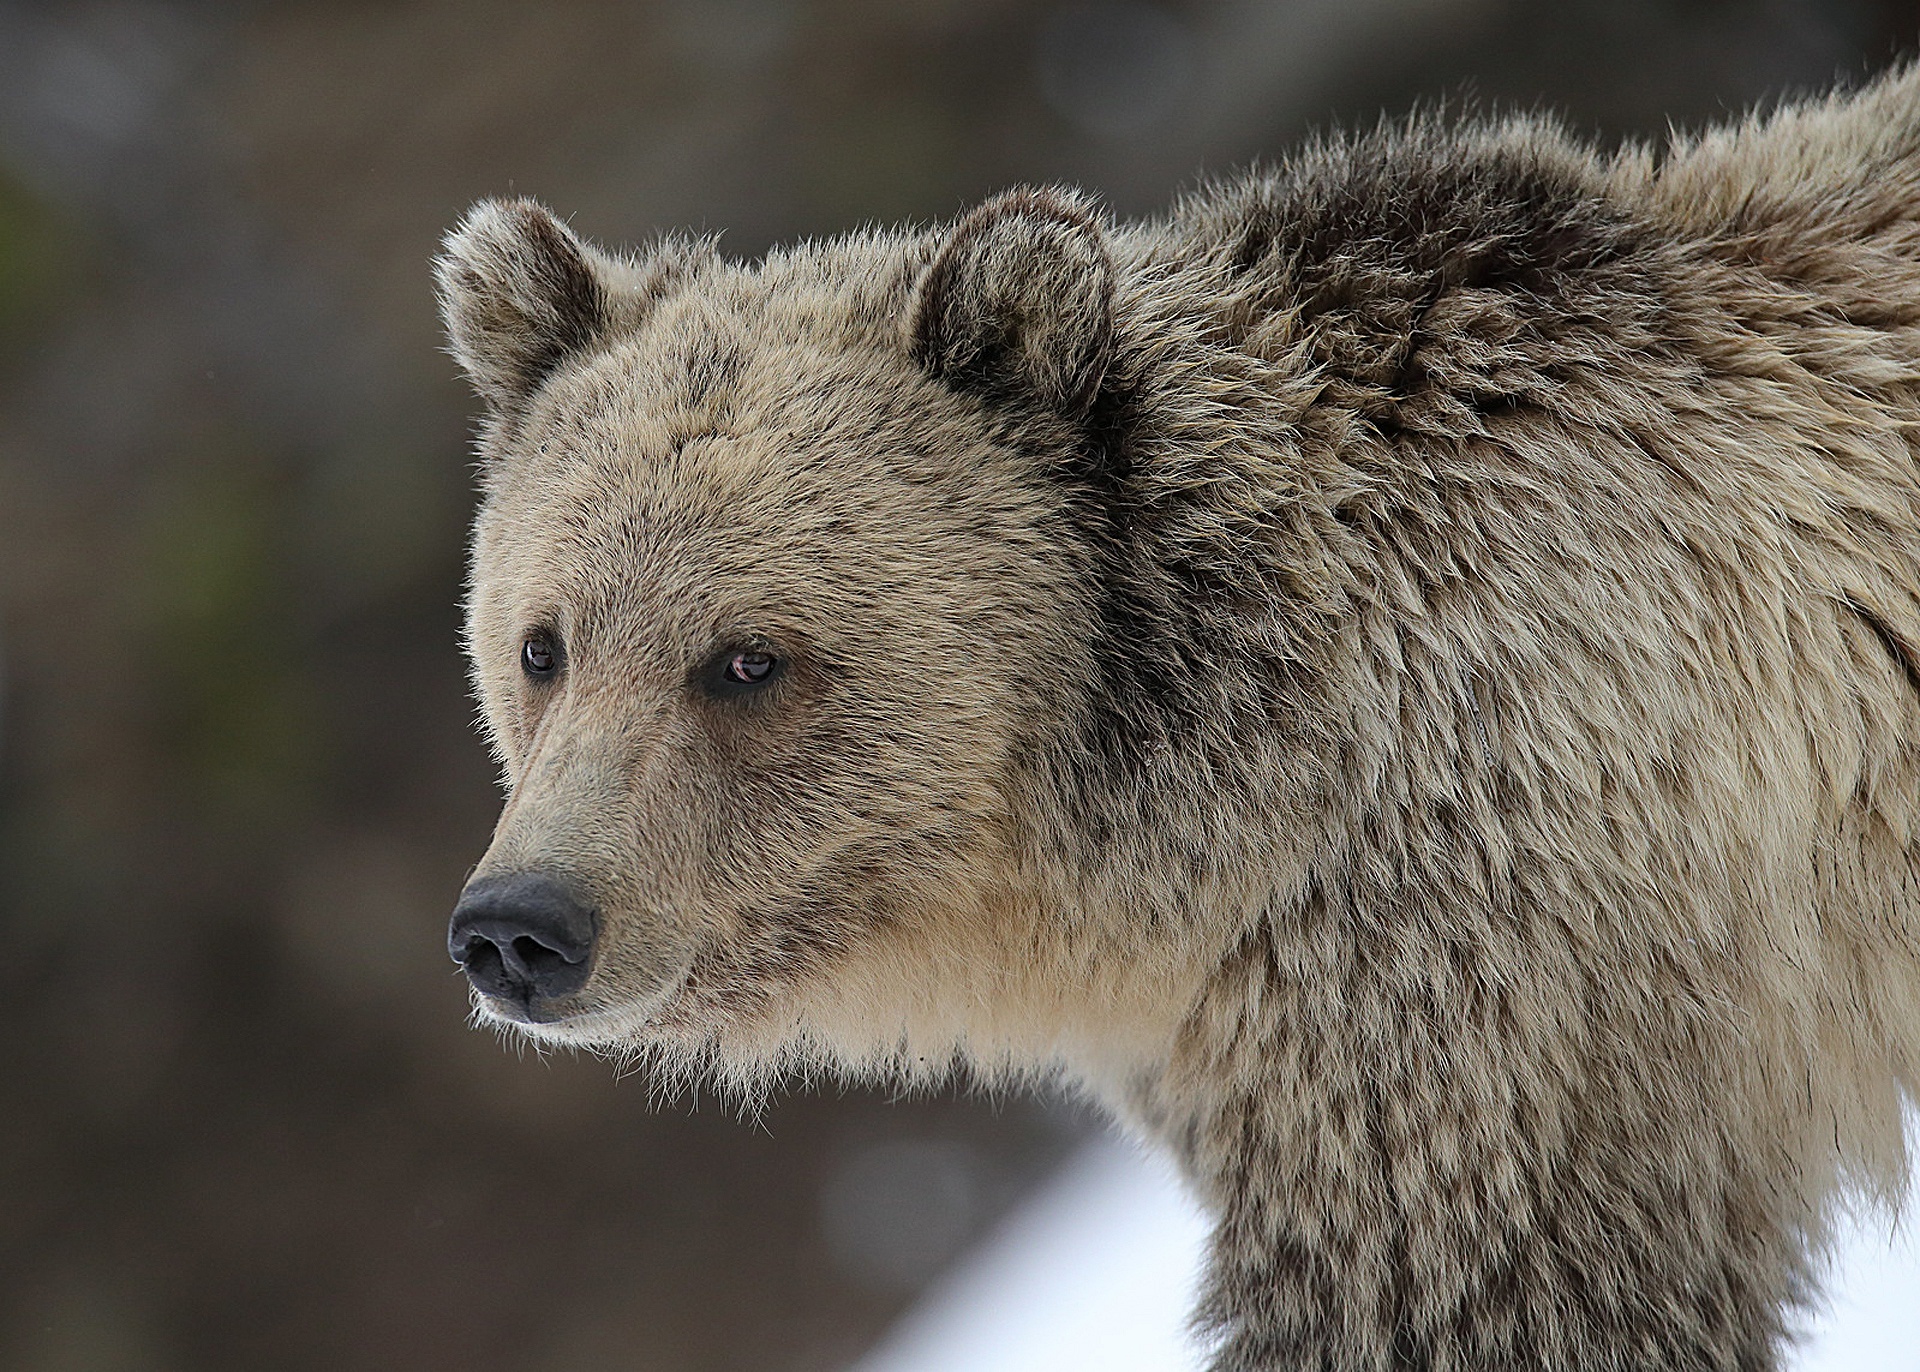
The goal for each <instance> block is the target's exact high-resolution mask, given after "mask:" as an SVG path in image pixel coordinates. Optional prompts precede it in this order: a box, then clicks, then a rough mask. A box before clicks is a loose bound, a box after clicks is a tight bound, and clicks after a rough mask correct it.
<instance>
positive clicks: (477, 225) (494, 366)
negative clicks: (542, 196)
mask: <svg viewBox="0 0 1920 1372" xmlns="http://www.w3.org/2000/svg"><path fill="white" fill-rule="evenodd" d="M617 266H618V264H615V263H613V262H611V261H610V260H609V259H607V258H606V257H605V256H604V255H603V254H601V253H599V252H597V251H596V250H594V249H593V248H591V247H589V246H588V245H587V244H585V243H583V242H581V241H580V239H579V238H577V237H576V236H575V235H574V232H573V230H571V229H569V228H568V227H567V226H566V225H564V224H562V223H561V222H560V221H559V220H558V219H555V218H554V217H553V215H552V214H550V213H549V212H548V211H547V210H546V209H545V208H544V207H543V206H541V205H538V204H536V203H535V202H533V201H531V200H483V201H481V202H480V203H479V204H478V205H475V206H474V207H473V209H472V210H471V211H469V212H468V214H467V217H466V218H465V219H464V220H462V221H461V223H460V226H459V227H458V228H456V229H455V230H454V231H453V232H452V233H450V234H448V235H447V241H446V250H445V252H444V253H443V254H442V255H441V256H440V257H439V258H438V259H437V260H436V261H435V262H434V278H435V280H436V281H437V283H438V285H439V288H440V311H441V314H442V315H443V316H444V318H445V319H446V324H447V338H448V342H449V343H450V344H451V345H452V352H453V355H454V357H455V358H456V359H458V361H459V363H460V366H461V367H462V369H464V370H465V371H466V373H467V376H468V378H469V379H470V380H472V382H473V386H474V389H475V390H476V391H478V392H479V393H480V396H481V399H483V400H485V401H486V403H487V405H488V406H489V407H490V408H492V409H493V410H494V411H496V412H505V411H509V410H512V409H515V408H516V407H518V406H519V405H520V404H521V403H523V402H524V401H525V400H526V399H527V398H528V397H529V396H531V395H532V394H533V393H534V392H535V391H537V390H538V389H539V388H540V386H541V383H543V382H544V381H546V379H547V378H548V377H549V376H551V375H552V374H553V371H554V369H555V368H556V367H558V366H559V365H560V364H561V363H562V362H563V361H565V360H566V359H567V358H568V357H570V356H572V355H573V354H575V353H578V352H580V351H582V350H583V349H585V348H586V347H587V346H588V345H589V344H590V343H592V342H593V340H594V338H595V337H596V336H597V335H599V334H600V333H601V332H602V331H603V330H604V329H605V328H606V326H607V324H608V322H609V319H610V316H611V302H610V299H609V292H608V285H609V277H610V275H611V273H610V271H609V269H610V268H614V269H617Z"/></svg>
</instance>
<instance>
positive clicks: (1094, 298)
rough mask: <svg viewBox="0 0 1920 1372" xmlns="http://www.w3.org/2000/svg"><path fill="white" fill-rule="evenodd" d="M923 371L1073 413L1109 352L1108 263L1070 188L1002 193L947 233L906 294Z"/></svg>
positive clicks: (1089, 217)
mask: <svg viewBox="0 0 1920 1372" xmlns="http://www.w3.org/2000/svg"><path fill="white" fill-rule="evenodd" d="M912 321H913V323H912V328H913V344H912V346H913V355H914V358H915V360H916V361H918V362H919V364H920V365H921V366H922V367H923V368H925V369H926V371H927V372H928V374H929V375H931V376H934V377H937V378H939V379H940V380H942V381H945V382H947V383H948V384H949V385H951V386H954V387H956V388H958V389H960V390H969V391H975V392H978V393H981V394H985V395H988V396H991V397H995V398H1009V397H1013V396H1024V397H1028V398H1031V399H1036V400H1038V401H1040V402H1041V403H1042V404H1044V405H1046V406H1047V407H1048V408H1050V409H1053V410H1055V411H1057V412H1059V413H1061V414H1063V415H1066V416H1067V417H1069V418H1073V419H1078V418H1081V417H1083V416H1084V415H1085V414H1086V413H1087V411H1088V409H1089V408H1091V406H1092V404H1093V401H1094V398H1095V396H1097V395H1098V394H1099V392H1100V383H1101V382H1102V380H1103V379H1104V378H1105V376H1106V372H1107V364H1108V362H1109V361H1110V360H1111V358H1112V355H1113V259H1112V257H1111V256H1110V255H1109V254H1108V252H1107V243H1106V234H1105V232H1104V231H1103V230H1102V228H1101V226H1100V222H1099V220H1098V219H1097V218H1096V217H1095V215H1094V213H1093V212H1092V210H1091V208H1090V207H1089V205H1088V202H1087V201H1086V199H1085V198H1084V197H1083V196H1081V195H1080V194H1079V193H1078V192H1075V191H1065V190H1031V189H1025V190H1014V191H1008V192H1007V193H1005V194H1004V195H1000V196H996V197H995V198H994V199H992V200H989V201H987V202H986V203H985V204H983V205H981V206H980V207H979V208H977V209H975V210H974V211H973V212H972V213H970V214H968V215H967V216H966V217H965V218H963V219H961V220H960V222H959V223H958V224H956V225H954V227H953V231H952V232H951V233H950V234H949V235H948V236H947V240H946V242H945V243H944V244H943V245H942V246H941V247H940V249H939V252H938V253H937V255H936V256H935V257H934V259H933V264H932V265H931V266H929V267H928V268H927V270H926V272H925V274H924V275H922V277H921V278H920V282H919V285H918V287H917V288H916V291H915V299H914V305H913V314H912Z"/></svg>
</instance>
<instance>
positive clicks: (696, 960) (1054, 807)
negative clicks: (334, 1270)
mask: <svg viewBox="0 0 1920 1372" xmlns="http://www.w3.org/2000/svg"><path fill="white" fill-rule="evenodd" d="M440 279H441V286H442V291H443V298H444V301H445V306H446V310H447V315H448V321H449V331H450V334H451V337H452V339H453V346H454V349H455V351H456V354H457V355H458V356H459V357H460V359H461V361H462V363H463V365H464V366H465V367H466V369H467V370H468V372H469V373H470V375H472V377H473V379H474V382H475V384H476V387H477V389H478V390H479V392H480V394H481V395H482V397H483V398H484V399H485V401H486V402H487V406H488V419H487V424H486V428H485V430H484V434H483V440H482V452H483V457H484V501H483V504H482V507H481V511H480V514H479V517H478V520H477V522H476V526H475V534H474V544H473V583H472V594H471V599H470V602H469V621H468V647H469V651H470V653H471V655H472V659H473V663H474V672H475V680H476V683H477V686H478V689H479V693H480V696H481V699H482V702H483V705H484V709H485V717H486V720H487V724H488V727H489V729H490V731H491V732H492V735H493V738H494V740H495V743H496V746H497V748H498V749H499V752H500V755H501V757H502V759H503V761H504V763H505V766H506V771H507V775H508V778H509V781H510V783H511V793H510V798H509V800H508V803H507V806H506V810H505V812H504V814H503V816H502V818H501V822H500V828H499V831H498V833H497V835H496V838H495V841H494V845H493V847H492V849H490V851H489V853H488V855H487V857H486V858H485V859H484V861H483V863H482V865H481V868H480V873H479V875H480V876H482V877H485V876H487V875H489V874H498V873H505V872H543V873H550V874H553V875H555V876H556V877H557V878H559V879H561V880H564V881H565V882H567V883H568V884H569V885H570V886H571V888H573V889H575V890H577V891H579V892H581V893H582V896H583V898H584V899H587V900H590V901H591V903H592V904H593V905H594V907H595V908H596V909H597V910H598V912H599V918H600V922H601V923H600V936H599V942H598V945H597V948H596V952H595V955H594V957H595V961H594V966H593V972H592V975H591V977H590V979H589V980H588V982H587V985H586V986H585V987H584V988H583V989H582V990H581V991H580V992H579V993H578V994H577V996H575V997H573V998H572V999H571V1000H569V1001H568V1002H567V1003H565V1004H563V1005H560V1006H557V1007H556V1008H555V1013H554V1015H553V1017H552V1020H551V1022H548V1023H540V1024H521V1025H518V1026H517V1027H518V1028H520V1029H521V1030H522V1031H524V1032H525V1033H527V1034H528V1035H530V1036H532V1037H533V1038H535V1039H537V1040H540V1041H544V1042H553V1043H567V1044H577V1045H582V1046H588V1047H595V1048H600V1049H605V1050H607V1051H609V1052H613V1053H616V1054H629V1055H634V1056H636V1057H638V1058H639V1059H642V1060H644V1061H646V1062H647V1063H648V1064H649V1065H650V1066H651V1067H652V1068H653V1069H655V1070H658V1071H661V1072H663V1073H665V1074H667V1075H669V1076H672V1075H674V1074H681V1075H684V1074H688V1073H696V1072H701V1073H714V1074H717V1075H719V1076H721V1077H722V1078H724V1079H727V1080H730V1081H732V1082H734V1083H735V1084H737V1085H739V1086H740V1087H741V1088H742V1089H743V1090H748V1091H751V1090H752V1089H754V1087H755V1084H756V1083H760V1082H764V1081H765V1080H767V1079H768V1078H769V1075H770V1074H772V1073H775V1072H778V1071H781V1070H785V1069H787V1068H791V1067H793V1066H796V1065H799V1066H802V1067H805V1068H813V1069H819V1068H823V1067H826V1068H831V1069H832V1070H837V1071H841V1072H846V1073H852V1074H856V1075H884V1076H889V1077H899V1076H906V1077H909V1078H911V1077H915V1076H921V1077H925V1076H928V1075H937V1074H939V1073H943V1072H945V1071H948V1070H950V1069H951V1068H952V1067H953V1066H954V1065H956V1064H966V1065H969V1066H972V1067H974V1068H976V1069H978V1070H982V1071H985V1072H989V1073H995V1072H998V1073H1004V1074H1013V1075H1016V1076H1017V1075H1019V1074H1022V1073H1033V1072H1044V1071H1053V1070H1060V1071H1064V1072H1065V1073H1067V1074H1068V1075H1069V1077H1071V1078H1072V1079H1074V1080H1077V1081H1080V1082H1082V1083H1084V1084H1085V1085H1086V1086H1087V1087H1088V1089H1090V1090H1091V1091H1093V1092H1094V1093H1095V1094H1096V1095H1097V1096H1099V1097H1100V1098H1101V1099H1102V1100H1104V1101H1105V1102H1106V1103H1107V1104H1108V1105H1109V1106H1110V1107H1111V1108H1112V1109H1113V1110H1114V1111H1115V1113H1116V1114H1117V1115H1119V1116H1120V1117H1121V1118H1122V1119H1124V1120H1126V1121H1128V1122H1129V1123H1130V1124H1131V1125H1132V1126H1134V1127H1136V1128H1138V1129H1140V1130H1142V1131H1144V1132H1145V1133H1147V1134H1149V1135H1150V1136H1152V1137H1154V1138H1156V1139H1158V1140H1159V1141H1161V1142H1162V1143H1163V1144H1164V1145H1165V1146H1167V1147H1169V1148H1170V1149H1172V1150H1173V1152H1174V1153H1175V1154H1176V1155H1177V1156H1178V1157H1179V1159H1180V1161H1181V1163H1182V1164H1183V1166H1184V1167H1185V1169H1186V1171H1187V1174H1188V1176H1189V1177H1190V1178H1191V1180H1192V1181H1193V1183H1194V1185H1195V1187H1196V1188H1197V1189H1198V1191H1199V1192H1200V1194H1201V1195H1202V1196H1203V1197H1204V1198H1205V1199H1206V1200H1207V1202H1208V1204H1209V1205H1210V1206H1211V1207H1212V1209H1213V1210H1214V1212H1215V1214H1216V1215H1217V1217H1218V1229H1217V1232H1216V1236H1215V1240H1214V1245H1213V1252H1212V1260H1211V1269H1210V1278H1209V1291H1208V1295H1207V1296H1206V1299H1205V1302H1204V1306H1203V1311H1202V1315H1203V1319H1204V1321H1205V1324H1206V1327H1207V1328H1208V1329H1209V1330H1210V1331H1211V1333H1212V1335H1213V1337H1214V1339H1215V1345H1216V1346H1215V1353H1214V1359H1215V1361H1214V1366H1215V1368H1216V1370H1217V1372H1253V1370H1254V1369H1280V1368H1295V1367H1313V1368H1323V1369H1330V1370H1332V1372H1358V1370H1359V1369H1413V1368H1419V1369H1432V1370H1433V1372H1442V1370H1443V1369H1444V1370H1449V1372H1451V1370H1455V1369H1458V1370H1459V1372H1465V1370H1466V1369H1477V1370H1480V1372H1490V1370H1492V1369H1509V1368H1511V1369H1519V1368H1522V1367H1525V1368H1534V1369H1538V1368H1565V1369H1582V1370H1583V1372H1586V1370H1588V1369H1621V1370H1622V1372H1624V1370H1625V1369H1650V1368H1671V1369H1679V1368H1687V1369H1694V1368H1715V1369H1720V1368H1724V1369H1749V1370H1755V1372H1758V1370H1761V1369H1768V1368H1772V1367H1775V1366H1777V1365H1778V1358H1779V1356H1780V1353H1781V1349H1782V1345H1783V1342H1784V1341H1785V1339H1786V1336H1787V1332H1788V1329H1789V1320H1790V1317H1791V1313H1792V1311H1793V1310H1794V1309H1795V1308H1796V1307H1797V1306H1798V1305H1799V1304H1800V1303H1802V1302H1804V1300H1805V1299H1806V1298H1807V1295H1808V1292H1809V1289H1810V1288H1809V1273H1810V1272H1811V1270H1812V1267H1811V1263H1812V1262H1813V1260H1814V1259H1815V1258H1817V1255H1818V1252H1819V1249H1820V1245H1821V1244H1822V1242H1823V1241H1824V1234H1825V1225H1826V1222H1827V1217H1828V1215H1829V1213H1830V1211H1831V1208H1832V1206H1833V1204H1834V1203H1835V1200H1836V1198H1837V1197H1838V1196H1840V1195H1842V1194H1844V1193H1846V1192H1847V1191H1848V1190H1849V1189H1853V1190H1860V1189H1865V1190H1866V1191H1868V1192H1871V1193H1874V1194H1878V1195H1881V1196H1883V1197H1892V1196H1895V1195H1897V1194H1898V1193H1899V1191H1900V1189H1901V1187H1902V1185H1903V1178H1904V1175H1905V1169H1906V1160H1905V1157H1904V1154H1903V1152H1902V1148H1901V1134H1900V1112H1901V1099H1902V1094H1903V1093H1905V1094H1907V1095H1912V1094H1913V1093H1914V1092H1915V1091H1916V1089H1917V1088H1920V834H1917V833H1916V824H1920V456H1917V454H1916V449H1915V446H1914V434H1915V431H1916V425H1917V424H1920V77H1916V76H1915V75H1914V74H1912V73H1896V74H1894V75H1891V76H1889V77H1887V78H1884V79H1882V80H1881V81H1880V82H1878V83H1876V84H1875V85H1873V86H1872V87H1870V88H1869V89H1867V90H1865V91H1862V92H1860V93H1858V94H1854V95H1836V96H1833V97H1831V98H1829V99H1826V100H1822V101H1815V102H1812V103H1809V104H1806V105H1801V106H1795V107H1789V108H1786V109H1783V110H1780V111H1778V112H1776V113H1774V114H1772V115H1770V116H1767V117H1764V118H1761V117H1756V118H1754V119H1751V120H1749V121H1747V122H1745V123H1743V124H1740V125H1738V126H1735V127H1731V128H1728V129H1724V130H1720V131H1716V132H1713V133H1710V134H1707V135H1705V136H1703V137H1699V138H1693V139H1684V138H1683V139H1677V140H1676V141H1674V142H1673V143H1672V145H1671V146H1669V147H1667V148H1665V149H1663V150H1660V151H1659V152H1655V151H1653V150H1649V149H1637V148H1636V149H1629V150H1627V151H1625V152H1623V153H1620V154H1618V155H1613V156H1601V155H1598V154H1596V153H1594V152H1593V151H1591V150H1590V149H1588V148H1586V147H1584V146H1581V145H1580V144H1578V143H1576V142H1574V141H1572V140H1570V139H1569V138H1567V137H1566V136H1565V135H1564V134H1562V133H1561V132H1560V131H1559V130H1558V129H1557V128H1555V127H1554V126H1552V125H1551V124H1548V123H1545V122H1543V121H1540V120H1536V119H1515V120H1509V121H1506V122H1497V123H1481V124H1466V125H1451V124H1446V123H1441V122H1436V121H1431V120H1427V121H1422V120H1415V121H1412V122H1410V123H1408V124H1406V125H1404V126H1401V127H1396V128H1386V129H1382V130H1381V131H1379V132H1376V133H1374V134H1372V135H1368V136H1364V137H1351V138H1335V139H1330V140H1327V141H1325V142H1323V143H1321V144H1318V145H1316V146H1314V147H1312V148H1309V149H1307V150H1305V151H1303V152H1302V153H1300V154H1299V155H1297V156H1296V157H1294V158H1293V159H1291V160H1290V161H1288V162H1287V163H1285V164H1284V165H1282V166H1280V167H1279V168H1277V169H1275V170H1272V171H1270V172H1266V173H1262V174H1257V175H1252V176H1248V177H1245V178H1242V179H1239V180H1235V181H1232V182H1228V183H1225V184H1222V185H1219V186H1216V187H1212V188H1209V189H1206V190H1203V191H1201V192H1200V193H1197V194H1195V195H1193V196H1191V197H1189V198H1188V199H1187V200H1185V201H1183V202H1182V203H1181V204H1179V205H1178V206H1176V207H1175V209H1174V210H1173V211H1172V212H1171V213H1170V214H1169V215H1167V216H1166V217H1164V218H1162V219H1160V220H1156V221H1153V222H1150V223H1144V224H1137V225H1121V226H1115V225H1111V224H1108V223H1106V222H1105V221H1104V220H1103V219H1102V218H1101V217H1100V215H1099V214H1098V212H1097V211H1096V210H1095V209H1094V208H1093V207H1092V206H1091V205H1090V204H1089V203H1088V202H1087V201H1086V200H1085V199H1084V198H1081V197H1079V196H1077V195H1075V194H1073V193H1070V192H1060V191H1021V192H1015V193H1012V194H1010V195H1008V196H1004V197H1001V198H999V199H998V200H995V201H991V202H989V203H988V204H986V205H984V206H982V207H981V208H979V209H977V210H975V211H974V212H973V213H971V214H970V215H968V216H966V217H965V218H963V219H962V220H960V221H959V222H957V223H956V224H955V225H953V226H950V227H947V228H942V229H938V230H934V231H931V232H925V233H920V232H877V233H871V234H866V235H859V236H854V237H850V238H847V239H841V240H836V241H833V242H828V243H819V244H807V245H801V246H799V247H796V248H793V249H790V250H787V251H783V252H777V253H774V254H772V255H770V256H769V257H768V258H767V259H766V260H765V261H763V262H759V263H752V264H738V263H730V262H725V261H723V260H721V259H720V258H719V257H717V256H716V255H715V254H714V253H713V252H712V251H711V250H710V249H707V248H704V247H701V246H698V245H667V246H664V247H662V248H660V249H658V250H656V251H655V252H653V253H650V254H647V255H645V256H643V257H641V258H639V259H635V260H632V261H626V260H620V259H615V258H611V257H608V256H605V255H603V254H600V253H599V252H598V251H597V250H594V249H591V248H589V247H587V246H586V245H585V244H583V243H581V242H580V241H579V240H578V239H576V238H574V237H573V235H571V233H569V232H568V231H566V230H565V229H564V228H563V227H561V226H559V225H558V224H557V222H555V221H553V220H552V219H551V217H550V216H548V215H546V213H545V212H544V211H542V210H540V209H539V208H538V207H537V206H533V205H531V204H529V203H526V202H516V203H512V204H488V205H483V206H481V207H480V208H478V209H477V210H476V211H475V212H474V214H473V215H472V216H471V217H470V218H469V219H468V221H467V222H466V223H465V224H464V225H463V226H462V227H461V228H460V229H459V230H457V231H456V232H455V233H454V234H453V235H452V236H451V237H450V239H449V242H448V250H447V256H446V257H445V258H444V259H443V260H442V262H441V264H440ZM534 632H540V633H546V634H549V635H551V636H552V637H553V639H554V640H555V641H556V642H559V643H563V644H564V646H565V656H566V667H565V671H564V672H563V673H562V674H561V675H560V677H559V679H558V680H557V681H555V682H554V683H552V684H547V685H542V684H539V683H536V682H534V681H532V680H530V679H528V678H527V677H525V676H523V675H522V674H521V673H520V671H519V668H518V666H517V663H518V655H519V652H520V646H521V643H522V641H523V640H524V639H525V637H526V636H527V635H528V634H530V633H534ZM739 649H752V650H754V651H764V652H767V653H770V654H772V655H773V656H774V657H776V658H777V659H778V661H779V663H780V671H779V674H778V676H777V677H776V678H775V679H774V680H773V681H772V683H771V684H770V685H769V686H768V687H766V688H765V689H764V690H759V691H757V692H754V693H751V694H746V695H741V696H738V697H737V698H736V697H730V696H725V695H723V694H716V693H715V691H714V690H713V689H711V687H710V681H709V676H708V675H706V674H707V673H709V672H710V665H711V663H713V662H714V661H716V660H717V659H716V654H720V655H724V654H725V653H726V652H729V651H734V650H739ZM482 1010H483V1013H486V1014H488V1015H490V1016H491V1017H492V1018H494V1019H496V1020H499V1021H502V1022H505V1021H507V1020H509V1019H510V1018H511V1015H510V1012H509V1011H508V1009H506V1008H505V1007H502V1006H497V1005H488V1004H485V1003H483V1004H482Z"/></svg>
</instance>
